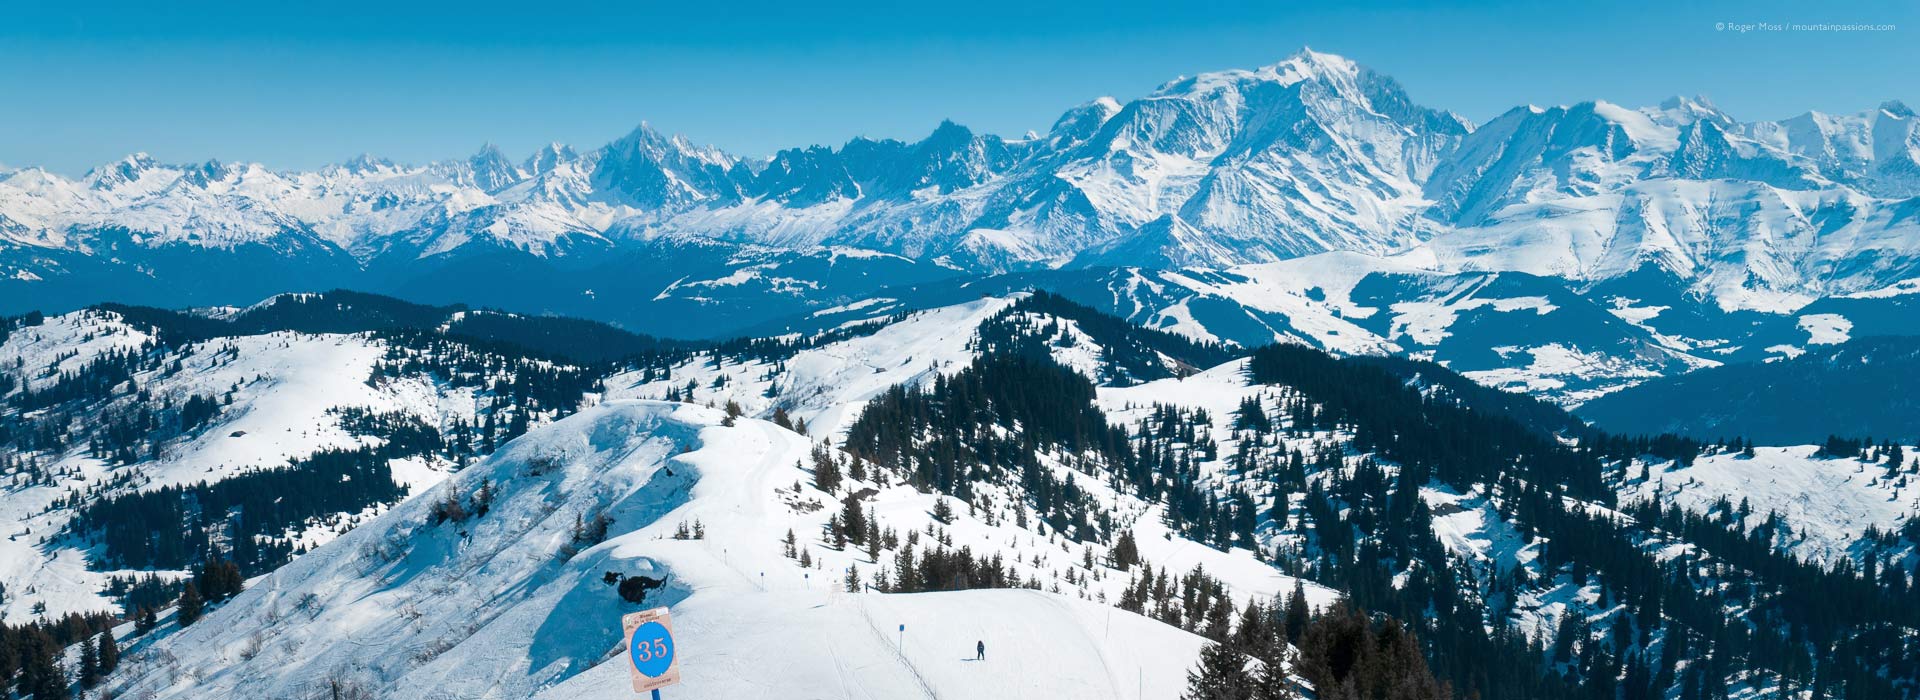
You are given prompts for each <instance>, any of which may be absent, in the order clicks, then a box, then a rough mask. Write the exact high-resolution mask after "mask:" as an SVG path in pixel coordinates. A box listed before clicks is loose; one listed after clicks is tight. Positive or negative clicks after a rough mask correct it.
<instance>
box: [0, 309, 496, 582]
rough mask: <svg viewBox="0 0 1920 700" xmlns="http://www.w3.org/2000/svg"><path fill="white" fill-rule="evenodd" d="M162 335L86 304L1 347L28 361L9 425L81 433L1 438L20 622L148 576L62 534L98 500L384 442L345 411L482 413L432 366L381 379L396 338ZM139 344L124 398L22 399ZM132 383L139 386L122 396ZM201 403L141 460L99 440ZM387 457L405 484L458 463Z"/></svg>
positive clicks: (466, 390) (3, 565)
mask: <svg viewBox="0 0 1920 700" xmlns="http://www.w3.org/2000/svg"><path fill="white" fill-rule="evenodd" d="M154 343H155V339H154V337H153V336H152V335H151V334H149V333H148V332H146V331H143V330H141V329H139V328H137V327H134V326H131V325H128V324H127V323H126V322H124V321H123V320H121V319H120V317H119V316H118V315H117V314H114V313H112V312H106V311H79V312H74V313H69V314H64V315H61V316H55V317H50V318H48V319H46V321H45V322H44V323H42V324H40V325H36V326H28V327H25V328H21V329H18V330H16V331H15V332H13V333H12V334H11V335H10V336H8V337H7V339H6V341H5V343H4V344H0V364H4V366H6V367H9V368H18V369H16V370H14V372H15V373H16V374H17V376H20V377H22V378H23V380H22V381H21V382H20V386H19V388H18V389H16V390H14V393H12V394H10V395H9V396H7V397H6V398H9V399H12V400H13V401H12V402H10V405H9V406H8V407H7V408H6V409H5V417H4V420H5V421H6V424H7V425H9V426H10V427H11V428H12V429H13V430H15V431H29V430H42V429H46V430H58V431H65V432H67V433H68V434H69V436H70V440H71V441H70V442H45V443H43V445H44V446H45V449H43V450H32V451H23V450H20V449H19V448H21V447H22V443H20V442H14V443H10V444H8V445H7V446H6V448H5V453H6V455H7V457H8V464H9V467H8V468H9V473H7V474H6V475H5V480H4V484H5V487H4V488H3V489H0V511H3V512H5V513H7V517H8V520H9V522H11V523H12V525H11V527H12V529H11V530H10V531H9V532H8V533H7V534H8V537H7V539H6V540H5V541H4V542H0V585H4V586H5V590H6V591H7V596H6V607H5V609H4V612H5V617H6V618H7V619H8V620H22V619H30V618H32V617H35V616H36V615H37V614H43V613H44V614H53V615H60V614H64V613H67V612H89V611H96V610H103V609H105V610H111V609H115V608H116V605H115V603H113V602H112V600H111V599H109V598H108V597H106V596H105V593H104V591H105V589H106V588H107V587H108V584H109V580H110V579H111V578H112V577H115V576H133V575H135V574H137V573H140V572H134V571H116V570H112V569H111V568H106V569H104V570H103V569H102V567H100V566H99V564H100V562H99V561H98V554H99V552H98V551H97V550H96V549H95V547H94V546H93V545H92V544H91V543H88V542H84V541H75V540H73V539H71V538H68V537H65V534H66V533H65V530H66V528H67V525H68V523H69V521H70V520H71V519H72V518H73V517H74V516H75V514H76V513H77V512H78V511H80V510H82V509H84V508H85V507H86V506H87V505H88V504H91V503H94V502H97V501H99V500H100V499H102V498H104V497H108V496H112V495H121V494H127V493H136V492H151V491H154V490H156V489H161V488H164V487H177V486H191V485H194V484H199V483H218V482H221V481H223V480H225V479H229V478H232V477H234V476H236V475H239V474H243V473H247V472H252V471H257V470H261V469H272V468H280V467H286V466H287V465H288V464H289V462H290V461H293V460H298V459H302V458H306V457H309V456H311V455H314V454H316V453H318V452H321V451H323V450H330V449H351V448H359V447H362V446H367V445H378V444H380V443H381V442H382V441H383V438H381V437H379V436H376V435H370V434H367V433H365V432H361V431H355V430H351V429H349V426H348V425H347V424H346V422H345V419H344V415H343V412H344V411H358V412H364V413H366V414H369V415H385V416H407V417H410V418H412V419H417V420H419V421H421V422H422V423H424V424H425V425H427V426H433V427H437V428H445V427H447V426H448V425H449V424H450V423H454V422H464V423H469V424H471V423H473V422H474V420H475V416H476V410H477V408H478V406H479V405H480V402H479V400H478V399H477V396H476V393H477V392H476V391H475V389H474V388H473V387H456V386H450V385H447V384H445V383H443V382H439V381H436V380H435V378H434V377H433V376H431V375H428V374H417V375H410V376H399V377H385V378H382V377H377V376H376V372H375V368H376V365H377V364H378V363H380V362H381V361H382V360H384V359H386V358H387V357H388V353H389V352H390V350H391V348H390V347H388V346H387V345H386V344H385V343H382V342H380V341H377V340H373V339H371V338H369V337H368V336H366V335H363V334H352V335H347V334H325V335H315V334H304V333H290V332H277V333H268V334H262V335H252V336H238V337H232V338H220V339H215V340H212V341H208V342H205V343H199V344H191V345H187V346H184V347H177V348H161V349H152V348H153V347H154ZM129 350H133V351H152V352H157V353H159V354H158V355H156V356H155V357H153V358H151V359H150V360H149V361H146V362H144V363H143V364H144V365H145V366H146V367H149V368H150V369H144V370H140V371H137V372H135V373H134V374H132V375H131V376H130V377H129V378H128V380H127V382H126V383H125V384H119V385H117V386H116V387H110V388H115V389H118V390H119V391H120V392H122V393H110V394H107V395H103V396H101V397H99V398H97V399H94V400H93V402H92V403H90V404H89V405H88V406H86V408H87V411H86V413H84V414H82V415H78V416H76V415H71V414H69V413H67V412H65V411H64V410H60V409H52V410H50V409H43V408H32V407H25V408H21V407H16V406H18V401H19V400H21V399H22V397H23V395H24V394H25V393H26V392H30V391H36V390H48V389H49V388H52V387H55V386H56V384H58V383H59V382H60V381H61V380H62V379H63V378H68V379H70V378H71V377H73V376H75V375H77V374H81V373H84V372H85V371H86V370H87V369H88V366H89V364H90V363H93V362H95V361H97V360H99V359H101V358H102V357H103V356H105V355H108V354H110V353H111V352H114V351H129ZM136 386H137V387H138V392H137V395H136V394H132V393H125V392H128V391H130V389H128V388H127V387H136ZM190 400H206V401H208V402H209V405H217V406H218V408H217V409H213V413H212V414H211V415H210V416H209V417H207V418H206V419H204V422H203V423H201V424H199V425H196V426H194V427H192V428H191V429H188V430H185V431H179V430H177V429H175V428H173V427H169V426H171V425H172V424H171V423H165V422H164V421H163V423H165V424H164V425H162V426H160V427H156V428H152V429H150V430H151V431H152V432H151V433H149V434H150V435H153V436H155V438H156V439H158V440H160V444H158V445H156V447H155V448H154V451H153V452H152V453H149V454H140V455H134V456H132V457H133V458H132V459H131V461H128V460H125V459H122V458H120V457H118V456H116V455H113V454H109V453H105V452H103V451H102V450H101V449H100V445H101V442H100V439H101V434H102V433H103V432H104V429H105V427H106V424H108V423H110V421H112V420H113V419H116V418H118V417H121V416H127V415H132V414H137V413H138V412H139V411H141V410H142V409H154V408H162V410H161V411H160V412H161V413H163V414H167V415H173V414H174V413H177V409H178V408H179V407H181V406H183V405H185V404H186V403H187V402H189V401H190ZM163 407H164V408H163ZM168 408H170V409H172V411H169V410H167V409H168ZM176 433H177V434H176ZM17 434H18V433H17V432H16V435H17ZM167 436H171V437H167ZM390 466H391V469H392V473H393V477H394V479H395V481H396V482H398V483H399V484H400V485H401V486H402V487H404V488H407V489H411V490H413V491H415V492H417V491H419V490H422V489H424V488H426V487H428V486H431V485H432V484H434V483H436V482H438V481H439V480H440V479H442V478H445V473H446V471H447V470H448V469H450V468H451V467H452V466H453V465H452V464H451V463H450V462H448V461H446V460H444V459H440V458H435V457H428V456H421V457H409V458H404V459H394V460H392V462H391V465H390ZM377 511H378V508H374V509H372V510H370V511H368V512H362V513H342V514H338V516H336V517H334V518H328V519H325V520H322V521H315V522H313V523H311V527H309V528H307V529H305V530H304V531H302V532H300V533H297V536H296V538H295V539H296V540H297V542H295V544H296V545H297V546H309V547H310V546H314V545H317V544H319V543H322V542H325V541H327V540H328V539H330V538H332V537H333V536H334V535H335V534H337V532H336V528H339V529H344V528H345V527H347V526H350V525H351V524H352V523H355V522H358V521H360V520H363V519H365V518H367V517H370V516H371V515H373V514H374V513H375V512H377ZM123 612H125V613H131V612H132V611H131V610H127V611H123Z"/></svg>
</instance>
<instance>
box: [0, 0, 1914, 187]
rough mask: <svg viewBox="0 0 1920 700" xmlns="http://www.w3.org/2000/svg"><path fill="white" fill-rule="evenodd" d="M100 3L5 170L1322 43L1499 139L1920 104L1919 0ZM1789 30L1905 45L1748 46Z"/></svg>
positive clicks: (901, 104)
mask: <svg viewBox="0 0 1920 700" xmlns="http://www.w3.org/2000/svg"><path fill="white" fill-rule="evenodd" d="M75 4H78V3H57V2H51V1H47V0H28V1H27V2H16V3H8V5H9V6H8V7H6V8H5V9H0V163H4V164H7V165H11V166H16V167H18V166H25V165H43V166H46V167H49V168H52V169H54V170H57V171H60V172H65V173H69V174H75V173H79V172H83V171H84V170H86V169H87V168H89V167H91V166H93V165H96V164H99V163H103V162H107V161H110V160H113V159H116V158H118V157H120V156H122V155H124V154H126V153H129V152H133V151H147V152H150V153H152V154H154V156H156V157H158V158H160V159H162V160H166V161H176V162H189V161H200V160H205V159H209V158H218V159H221V160H250V161H260V162H263V163H266V164H268V165H269V166H272V167H276V168H310V167H316V166H318V165H322V164H325V163H329V162H339V161H342V160H345V159H347V158H349V157H351V156H353V155H355V154H358V153H362V152H370V153H374V154H377V155H381V156H386V157H390V158H394V159H396V160H401V161H407V162H424V161H428V160H435V159H442V158H450V157H457V156H463V155H466V154H469V153H472V152H473V151H475V150H476V149H477V148H478V147H479V146H480V145H481V144H483V143H487V142H492V143H495V144H498V145H499V146H500V147H501V148H503V149H504V150H506V152H507V153H508V155H509V156H512V157H514V158H516V159H517V158H520V157H523V156H525V155H526V154H527V153H529V152H531V151H532V150H533V149H534V148H536V147H538V146H539V145H541V144H544V143H546V142H549V141H560V142H565V143H571V144H575V145H577V146H582V147H593V146H598V145H600V144H603V143H605V142H607V141H609V140H612V139H614V138H617V137H618V136H620V135H622V134H624V133H626V132H627V131H629V130H631V129H632V128H633V126H634V125H635V124H637V123H639V122H640V121H642V120H646V121H650V122H652V123H653V124H654V126H656V127H658V128H660V129H661V130H663V131H669V132H677V133H682V134H685V135H687V136H688V137H690V138H692V139H693V140H695V141H699V142H703V143H711V144H714V145H717V146H720V147H722V148H724V149H727V150H729V151H733V152H736V153H741V154H746V155H763V154H767V153H770V152H772V151H774V150H777V149H779V148H781V147H785V146H793V145H806V144H813V143H826V144H838V143H840V142H843V141H845V140H846V139H848V138H850V137H853V136H858V135H866V136H875V137H895V138H903V139H913V138H918V137H919V136H922V135H924V134H925V133H927V132H928V131H930V130H932V128H933V127H934V125H935V124H937V123H938V122H939V120H941V119H943V118H951V119H953V120H955V121H958V122H960V123H962V124H966V125H968V126H971V127H974V128H975V129H977V130H982V131H991V132H995V133H1003V134H1015V135H1017V134H1020V133H1022V132H1025V131H1027V130H1029V129H1032V130H1045V129H1046V128H1047V126H1048V125H1049V124H1051V123H1052V121H1053V119H1054V118H1055V117H1057V116H1058V115H1059V114H1060V112H1061V111H1062V110H1064V109H1066V108H1067V107H1070V106H1072V105H1073V104H1075V103H1078V102H1082V101H1085V100H1087V99H1091V98H1093V97H1097V96H1100V95H1114V96H1116V97H1119V98H1121V99H1122V100H1125V99H1128V98H1131V97H1137V96H1139V95H1142V94H1144V93H1146V92H1148V91H1150V90H1152V89H1153V87H1154V86H1156V85H1158V84H1160V83H1162V82H1165V81H1167V80H1169V79H1172V78H1174V77H1176V76H1179V75H1183V74H1192V73H1197V72H1202V71H1207V70H1216V69H1222V68H1233V67H1246V68H1250V67H1255V66H1259V65H1263V64H1267V63H1272V62H1274V61H1276V60H1279V59H1280V58H1282V57H1284V56H1286V55H1287V54H1289V53H1292V52H1293V51H1295V50H1296V49H1298V48H1299V47H1301V46H1303V45H1310V46H1312V47H1313V48H1315V49H1316V50H1321V51H1328V52H1332V53H1338V54H1342V55H1345V56H1347V57H1349V58H1353V59H1355V60H1357V61H1359V62H1361V63H1364V64H1367V65H1370V66H1372V67H1374V68H1376V69H1378V70H1380V71H1382V72H1384V73H1387V74H1389V75H1393V76H1395V77H1396V78H1398V79H1399V80H1400V81H1401V83H1402V84H1403V85H1405V86H1406V87H1407V89H1408V91H1409V93H1411V94H1412V96H1413V97H1414V99H1415V100H1417V101H1419V102H1421V103H1422V104H1425V105H1428V106H1432V107H1438V108H1444V109H1451V110H1454V111H1456V112H1459V113H1460V114H1462V115H1464V116H1466V117H1468V118H1469V119H1472V120H1474V121H1476V122H1478V121H1484V120H1486V119H1488V118H1490V117H1492V116H1494V115H1497V114H1499V113H1500V112H1502V111H1504V110H1506V109H1508V108H1510V107H1513V106H1516V105H1520V104H1526V103H1535V104H1563V103H1571V102H1577V101H1581V100H1586V99H1596V98H1598V99H1606V100H1610V101H1614V102H1619V103H1622V104H1628V105H1636V106H1637V105H1643V104H1651V103H1654V102H1657V101H1659V100H1660V99H1662V98H1663V97H1666V96H1669V95H1674V94H1686V95H1695V94H1704V95H1707V96H1708V97H1710V98H1712V99H1713V101H1714V102H1715V103H1716V104H1719V105H1720V106H1721V107H1722V108H1724V109H1726V110H1728V111H1729V112H1731V113H1733V114H1734V115H1735V116H1736V117H1740V118H1743V119H1771V118H1781V117H1787V116H1792V115H1794V114H1798V113H1800V112H1804V111H1807V110H1809V109H1815V110H1822V111H1834V112H1857V111H1862V110H1866V109H1869V108H1871V107H1873V106H1874V105H1877V104H1879V103H1880V102H1881V101H1884V100H1887V99H1902V100H1905V101H1908V102H1909V103H1913V104H1915V105H1916V106H1920V3H1916V2H1914V1H1913V0H1897V1H1894V2H1854V1H1851V0H1838V1H1835V2H1824V3H1815V2H1812V1H1811V0H1794V1H1788V2H1776V1H1774V0H1759V1H1753V2H1694V1H1689V2H1680V3H1648V2H1642V3H1612V2H1584V3H1530V2H1529V3H1523V2H1498V1H1496V2H1437V3H1436V2H1404V1H1393V0H1384V1H1376V0H1359V1H1357V2H1346V3H1339V4H1337V5H1320V4H1309V3H1298V2H1194V3H1172V2H1165V1H1164V0H1162V1H1158V2H1137V1H1135V0H1113V1H1109V2H1081V1H1076V0H1054V1H1050V0H1020V1H1006V0H984V1H977V2H971V3H964V4H962V3H937V2H927V3H913V2H897V3H884V4H846V3H839V4H832V3H810V2H797V1H795V2H780V3H773V2H725V1H723V0H713V1H709V2H686V1H684V0H682V1H681V2H674V3H654V2H648V1H647V0H637V1H634V2H627V3H621V4H608V5H599V6H596V5H589V4H576V3H564V2H545V3H542V2H529V1H528V0H519V1H518V2H513V3H500V4H493V3H488V2H464V3H403V2H399V1H398V0H388V1H387V2H361V1H360V0H339V1H337V2H330V3H325V4H324V5H323V4H321V3H312V5H313V6H312V7H307V8H299V7H285V6H282V5H298V4H301V3H291V2H290V3H178V4H167V3H133V2H118V1H115V0H103V1H101V2H94V3H88V4H86V6H85V7H64V6H66V5H75ZM1749 22H1769V23H1815V22H1831V23H1843V22H1844V23H1874V24H1892V25H1894V26H1895V27H1896V28H1895V29H1894V30H1893V31H1882V32H1849V33H1841V32H1795V31H1764V30H1755V31H1748V32H1739V31H1733V30H1730V29H1716V25H1718V24H1722V23H1724V24H1728V25H1733V26H1737V25H1740V24H1744V23H1749Z"/></svg>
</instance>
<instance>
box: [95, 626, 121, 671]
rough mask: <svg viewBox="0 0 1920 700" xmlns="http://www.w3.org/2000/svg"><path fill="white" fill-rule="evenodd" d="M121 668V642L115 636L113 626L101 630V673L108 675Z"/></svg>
mask: <svg viewBox="0 0 1920 700" xmlns="http://www.w3.org/2000/svg"><path fill="white" fill-rule="evenodd" d="M118 668H120V643H119V642H117V641H115V640H114V638H113V627H111V626H109V627H107V628H106V629H105V630H102V631H101V632H100V675H101V676H106V675H108V674H111V673H113V672H114V670H115V669H118Z"/></svg>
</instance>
